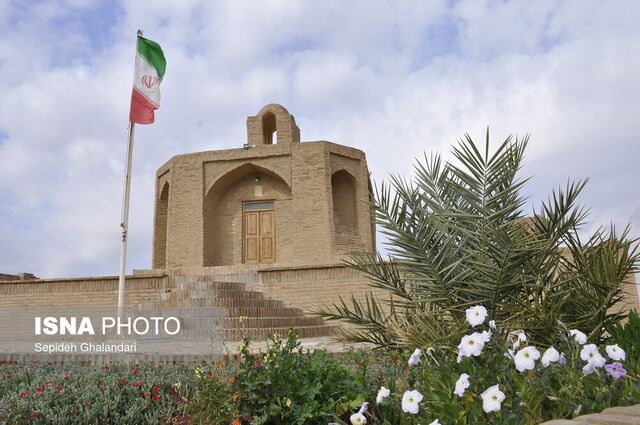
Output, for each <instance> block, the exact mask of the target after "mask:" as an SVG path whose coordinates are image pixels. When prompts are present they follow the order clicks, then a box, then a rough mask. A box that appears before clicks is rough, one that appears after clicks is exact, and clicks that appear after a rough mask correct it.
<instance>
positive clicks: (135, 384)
mask: <svg viewBox="0 0 640 425" xmlns="http://www.w3.org/2000/svg"><path fill="white" fill-rule="evenodd" d="M140 384H142V382H140V381H136V382H134V383H133V384H131V385H133V386H134V387H139V386H140Z"/></svg>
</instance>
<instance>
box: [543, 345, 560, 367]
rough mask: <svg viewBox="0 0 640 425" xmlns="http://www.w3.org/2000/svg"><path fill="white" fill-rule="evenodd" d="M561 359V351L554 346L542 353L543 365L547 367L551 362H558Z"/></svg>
mask: <svg viewBox="0 0 640 425" xmlns="http://www.w3.org/2000/svg"><path fill="white" fill-rule="evenodd" d="M558 360H560V353H559V352H558V350H556V349H555V348H553V347H549V348H548V349H547V351H545V352H544V354H543V355H542V360H541V362H542V366H544V367H547V366H549V365H550V364H551V363H554V362H557V361H558Z"/></svg>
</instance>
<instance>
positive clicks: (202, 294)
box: [161, 289, 264, 301]
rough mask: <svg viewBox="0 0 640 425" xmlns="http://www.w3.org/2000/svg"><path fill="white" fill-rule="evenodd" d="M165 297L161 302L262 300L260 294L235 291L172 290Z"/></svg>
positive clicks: (262, 297) (262, 296)
mask: <svg viewBox="0 0 640 425" xmlns="http://www.w3.org/2000/svg"><path fill="white" fill-rule="evenodd" d="M165 294H167V295H166V296H162V297H161V299H162V300H163V301H169V300H189V299H219V298H242V299H255V300H261V299H264V295H263V294H262V292H257V291H244V290H237V289H209V290H205V289H190V290H173V291H167V292H165Z"/></svg>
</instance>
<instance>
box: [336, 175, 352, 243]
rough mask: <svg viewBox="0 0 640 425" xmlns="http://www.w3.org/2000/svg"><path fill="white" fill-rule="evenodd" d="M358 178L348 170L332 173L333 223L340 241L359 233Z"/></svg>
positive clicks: (337, 238)
mask: <svg viewBox="0 0 640 425" xmlns="http://www.w3.org/2000/svg"><path fill="white" fill-rule="evenodd" d="M356 193H357V186H356V179H355V178H354V177H353V176H352V175H351V174H350V173H349V172H348V171H346V170H339V171H336V172H335V173H333V174H332V175H331V195H332V198H333V224H334V229H335V234H336V240H337V241H338V242H340V241H341V239H345V238H347V239H350V238H352V237H355V236H357V235H358V209H357V207H358V205H357V195H356Z"/></svg>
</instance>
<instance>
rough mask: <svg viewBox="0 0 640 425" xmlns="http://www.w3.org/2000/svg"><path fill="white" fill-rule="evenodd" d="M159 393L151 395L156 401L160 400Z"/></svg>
mask: <svg viewBox="0 0 640 425" xmlns="http://www.w3.org/2000/svg"><path fill="white" fill-rule="evenodd" d="M160 397H161V395H160V394H156V395H154V396H153V401H158V400H160Z"/></svg>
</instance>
